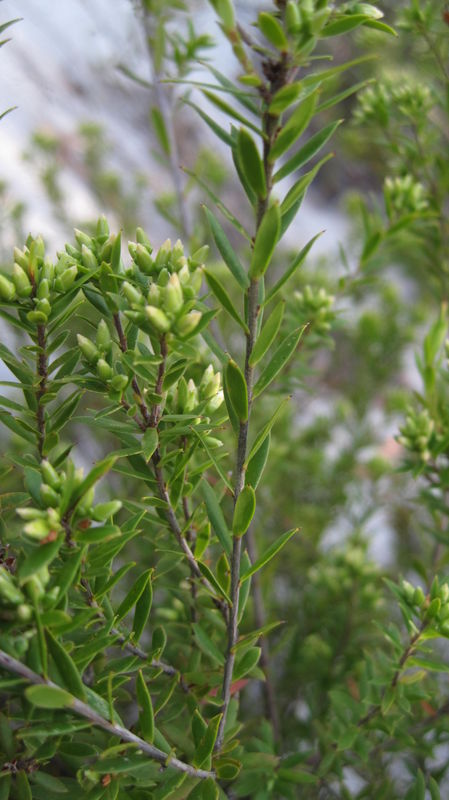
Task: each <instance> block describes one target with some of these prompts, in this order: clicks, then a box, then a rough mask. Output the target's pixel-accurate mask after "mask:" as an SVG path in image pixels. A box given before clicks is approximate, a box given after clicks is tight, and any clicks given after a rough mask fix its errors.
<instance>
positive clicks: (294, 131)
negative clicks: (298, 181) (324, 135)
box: [269, 87, 319, 163]
mask: <svg viewBox="0 0 449 800" xmlns="http://www.w3.org/2000/svg"><path fill="white" fill-rule="evenodd" d="M318 92H319V87H317V88H316V89H315V90H314V91H313V92H311V93H310V94H308V95H307V97H305V98H304V100H302V101H301V102H300V103H299V105H298V106H297V108H295V110H294V112H293V114H292V115H291V117H290V119H289V120H288V122H286V124H285V125H284V126H283V127H282V128H281V130H280V131H279V133H278V135H277V137H276V139H275V141H274V143H273V145H272V147H271V148H270V153H269V160H270V161H271V163H274V162H275V161H276V159H277V158H279V156H282V155H283V153H285V151H286V150H288V149H289V147H291V146H292V145H293V144H294V143H295V142H296V140H297V139H299V137H300V136H301V134H302V133H303V132H304V131H305V129H306V128H307V126H308V124H309V122H310V120H311V119H312V117H313V114H314V111H315V108H316V104H317V100H318Z"/></svg>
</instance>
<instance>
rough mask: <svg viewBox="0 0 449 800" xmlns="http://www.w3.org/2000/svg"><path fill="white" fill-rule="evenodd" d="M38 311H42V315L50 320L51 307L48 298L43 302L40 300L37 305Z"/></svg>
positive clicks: (43, 299) (44, 298)
mask: <svg viewBox="0 0 449 800" xmlns="http://www.w3.org/2000/svg"><path fill="white" fill-rule="evenodd" d="M36 311H40V312H41V313H42V314H45V316H46V317H47V318H48V317H49V316H50V314H51V305H50V303H49V302H48V300H47V298H46V297H43V298H42V300H38V301H37V303H36Z"/></svg>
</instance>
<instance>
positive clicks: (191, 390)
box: [184, 378, 198, 413]
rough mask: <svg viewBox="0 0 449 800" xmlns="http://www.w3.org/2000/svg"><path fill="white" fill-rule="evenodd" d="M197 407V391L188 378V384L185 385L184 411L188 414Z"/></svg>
mask: <svg viewBox="0 0 449 800" xmlns="http://www.w3.org/2000/svg"><path fill="white" fill-rule="evenodd" d="M197 405H198V389H197V388H196V386H195V383H194V381H193V380H192V378H190V380H189V382H188V383H187V399H186V402H185V404H184V411H185V412H186V413H189V412H190V411H193V409H194V408H196V406H197Z"/></svg>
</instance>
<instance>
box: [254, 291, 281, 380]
mask: <svg viewBox="0 0 449 800" xmlns="http://www.w3.org/2000/svg"><path fill="white" fill-rule="evenodd" d="M284 308H285V302H284V301H283V300H281V301H280V302H279V303H278V304H277V306H276V308H275V309H274V311H273V312H272V313H271V315H270V316H269V317H268V319H267V321H266V323H265V325H264V326H263V328H262V330H261V332H260V333H259V336H258V337H257V340H256V343H255V345H254V348H253V351H252V353H251V356H250V359H249V364H250V366H251V367H255V366H256V364H257V363H258V362H259V361H260V359H261V358H263V356H264V355H265V353H266V352H267V350H268V348H269V347H270V345H271V344H272V342H273V341H274V339H275V338H276V334H277V332H278V330H279V328H280V325H281V322H282V317H283V316H284Z"/></svg>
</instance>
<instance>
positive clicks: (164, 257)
mask: <svg viewBox="0 0 449 800" xmlns="http://www.w3.org/2000/svg"><path fill="white" fill-rule="evenodd" d="M170 256H171V241H170V239H166V240H165V242H164V243H163V244H161V246H160V248H159V250H158V252H157V255H156V258H155V261H154V265H155V267H156V269H157V270H160V269H162V267H164V266H165V265H166V264H167V263H168V261H169V259H170Z"/></svg>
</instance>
